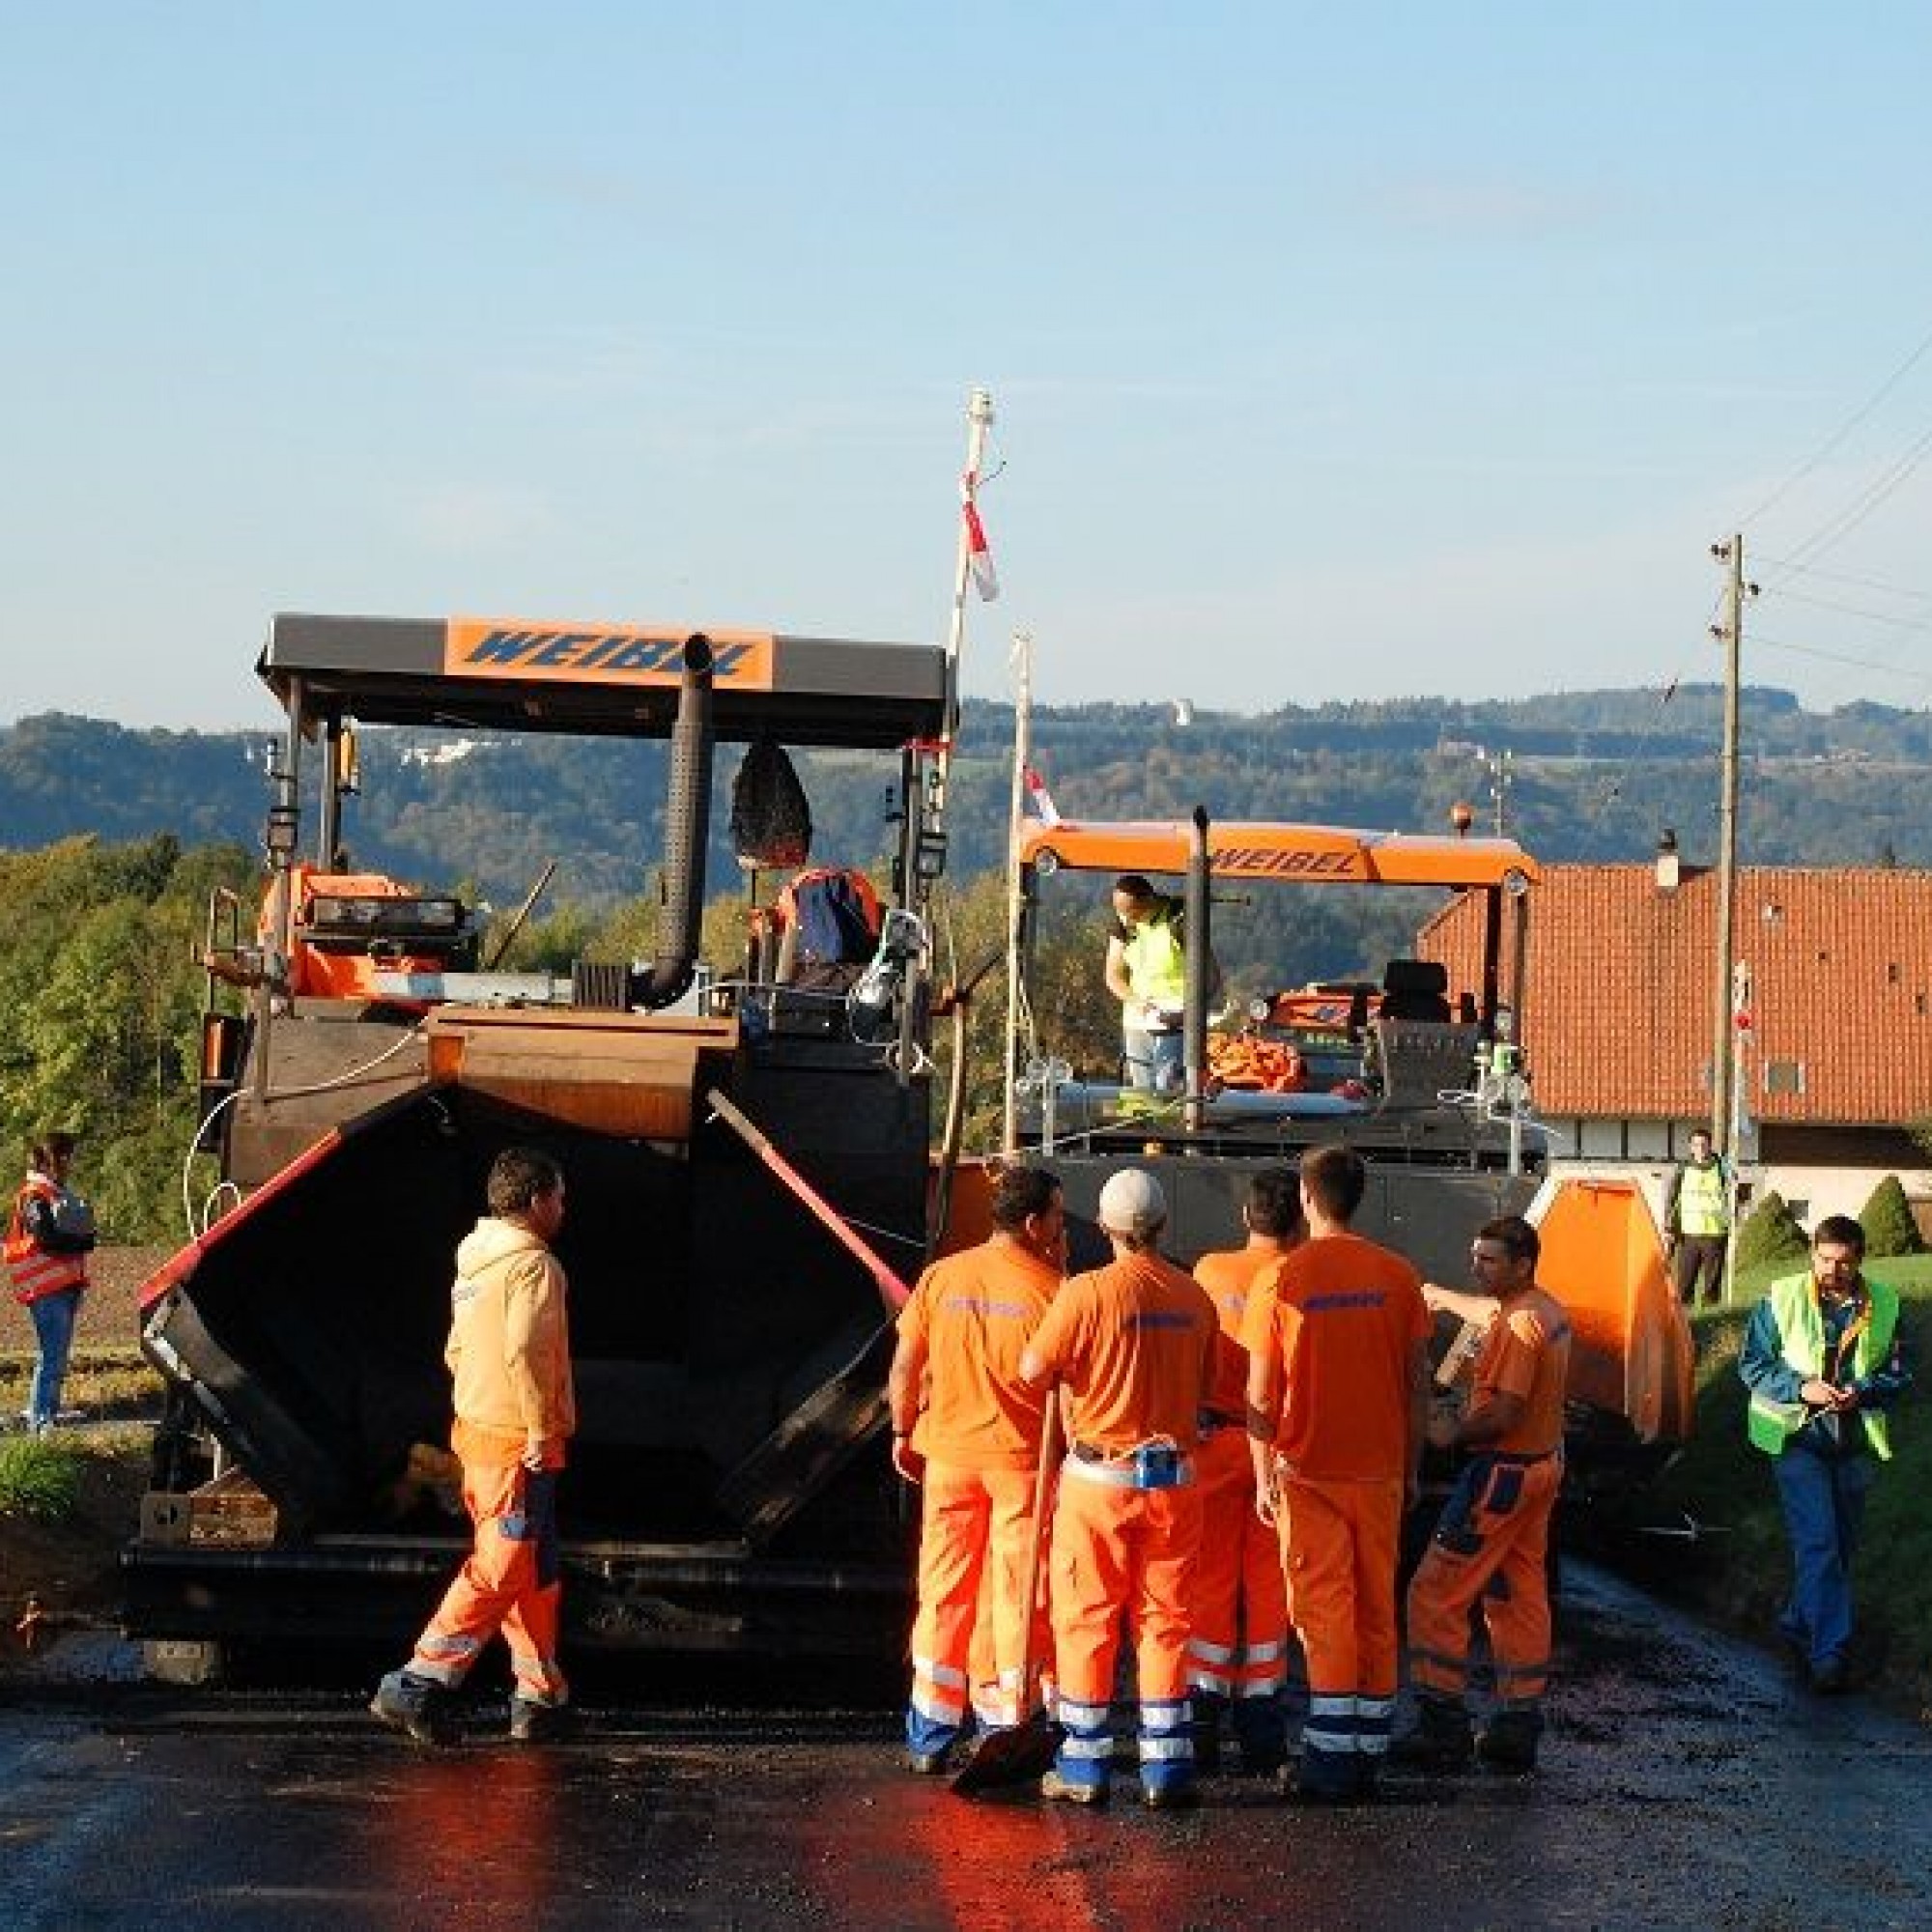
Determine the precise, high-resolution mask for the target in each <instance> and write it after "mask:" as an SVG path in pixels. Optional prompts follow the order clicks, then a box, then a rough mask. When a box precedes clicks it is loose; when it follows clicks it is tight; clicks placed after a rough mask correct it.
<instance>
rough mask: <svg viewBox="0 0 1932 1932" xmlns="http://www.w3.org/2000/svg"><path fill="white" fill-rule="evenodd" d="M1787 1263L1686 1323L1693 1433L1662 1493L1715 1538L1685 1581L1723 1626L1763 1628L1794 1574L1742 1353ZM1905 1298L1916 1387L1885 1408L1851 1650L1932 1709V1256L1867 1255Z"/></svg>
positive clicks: (1924, 1710) (1889, 1683) (1882, 1680)
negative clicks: (1750, 1323)
mask: <svg viewBox="0 0 1932 1932" xmlns="http://www.w3.org/2000/svg"><path fill="white" fill-rule="evenodd" d="M1789 1272H1790V1268H1789V1265H1788V1264H1777V1265H1774V1266H1772V1267H1769V1268H1764V1269H1759V1270H1756V1271H1754V1272H1753V1273H1751V1274H1749V1275H1747V1276H1745V1277H1743V1278H1742V1280H1741V1282H1740V1284H1739V1290H1738V1293H1736V1294H1735V1295H1734V1296H1733V1306H1732V1307H1729V1308H1725V1309H1720V1310H1717V1311H1714V1312H1711V1313H1707V1314H1702V1315H1698V1316H1696V1317H1694V1318H1693V1326H1694V1329H1695V1332H1696V1336H1697V1433H1696V1435H1695V1437H1694V1439H1693V1440H1692V1441H1691V1443H1690V1446H1689V1447H1688V1448H1687V1449H1686V1451H1685V1453H1684V1455H1683V1457H1682V1458H1681V1459H1680V1460H1679V1462H1678V1463H1676V1464H1675V1465H1674V1466H1673V1467H1672V1468H1671V1469H1670V1471H1669V1472H1668V1474H1667V1475H1665V1477H1664V1478H1663V1481H1662V1486H1661V1491H1660V1500H1661V1501H1662V1503H1663V1504H1664V1505H1665V1506H1666V1507H1667V1508H1669V1509H1672V1510H1682V1511H1684V1512H1685V1513H1686V1514H1688V1515H1689V1516H1690V1517H1691V1518H1692V1519H1694V1520H1696V1521H1697V1522H1699V1523H1700V1524H1704V1525H1708V1526H1714V1527H1716V1528H1717V1529H1718V1530H1719V1531H1720V1532H1721V1533H1720V1534H1719V1536H1718V1537H1717V1538H1716V1539H1715V1541H1714V1545H1713V1548H1714V1558H1715V1560H1713V1561H1711V1562H1710V1563H1707V1564H1705V1565H1703V1566H1701V1567H1700V1568H1699V1569H1698V1570H1697V1572H1696V1573H1695V1576H1694V1577H1693V1578H1692V1579H1691V1587H1692V1588H1693V1590H1694V1592H1695V1594H1696V1595H1697V1596H1698V1598H1699V1599H1700V1601H1701V1602H1702V1603H1703V1604H1704V1605H1705V1606H1706V1607H1707V1608H1709V1609H1711V1610H1712V1611H1714V1612H1715V1613H1716V1614H1717V1615H1719V1617H1721V1618H1722V1619H1723V1620H1724V1621H1725V1622H1727V1623H1731V1624H1735V1625H1737V1626H1739V1627H1740V1628H1743V1629H1747V1630H1750V1631H1752V1632H1755V1633H1756V1634H1759V1635H1769V1634H1771V1633H1772V1631H1773V1629H1774V1626H1775V1620H1776V1614H1777V1608H1778V1605H1780V1604H1781V1603H1782V1602H1783V1601H1784V1597H1785V1594H1786V1591H1787V1590H1788V1588H1789V1586H1790V1580H1791V1550H1790V1545H1789V1544H1788V1543H1787V1541H1786V1539H1785V1534H1784V1520H1783V1517H1782V1516H1781V1514H1780V1513H1779V1510H1778V1504H1777V1489H1776V1482H1775V1480H1774V1478H1773V1475H1772V1471H1771V1463H1770V1459H1769V1458H1768V1457H1766V1456H1764V1455H1763V1454H1761V1453H1760V1452H1759V1451H1758V1450H1755V1449H1753V1448H1752V1447H1751V1446H1750V1444H1749V1443H1748V1442H1747V1440H1746V1438H1745V1385H1744V1383H1743V1382H1741V1381H1740V1380H1739V1379H1738V1353H1739V1350H1740V1349H1741V1348H1742V1346H1743V1343H1744V1332H1745V1324H1746V1322H1747V1320H1748V1319H1749V1315H1750V1311H1751V1310H1752V1309H1753V1308H1754V1307H1755V1306H1756V1305H1757V1301H1758V1299H1759V1297H1760V1296H1761V1295H1762V1294H1763V1293H1764V1290H1765V1288H1766V1287H1767V1286H1768V1285H1769V1283H1770V1282H1771V1281H1772V1280H1773V1279H1775V1278H1776V1276H1778V1275H1780V1274H1785V1273H1789ZM1867 1272H1868V1273H1871V1274H1874V1275H1877V1276H1879V1277H1880V1278H1881V1279H1883V1280H1885V1281H1888V1282H1889V1283H1890V1284H1891V1285H1892V1287H1894V1288H1896V1289H1897V1290H1898V1292H1899V1294H1900V1297H1901V1299H1902V1301H1903V1303H1904V1307H1903V1310H1902V1312H1901V1315H1900V1327H1901V1329H1902V1332H1903V1334H1904V1336H1905V1347H1906V1352H1907V1359H1908V1361H1909V1362H1910V1364H1911V1365H1912V1368H1913V1370H1914V1373H1915V1375H1916V1376H1917V1377H1918V1385H1917V1386H1916V1387H1915V1389H1914V1390H1913V1391H1911V1392H1910V1393H1908V1394H1907V1396H1906V1397H1905V1399H1904V1401H1903V1402H1902V1403H1901V1404H1900V1405H1899V1406H1897V1408H1895V1409H1894V1411H1893V1416H1894V1420H1893V1425H1892V1432H1891V1436H1892V1449H1893V1456H1892V1460H1891V1461H1890V1462H1889V1463H1886V1464H1884V1465H1882V1467H1881V1468H1880V1470H1879V1477H1878V1481H1877V1483H1876V1484H1875V1485H1874V1487H1873V1490H1872V1494H1871V1501H1870V1503H1869V1504H1868V1506H1867V1510H1866V1515H1865V1524H1864V1535H1863V1538H1862V1541H1861V1546H1860V1549H1859V1555H1858V1565H1857V1570H1856V1573H1855V1577H1854V1584H1853V1588H1854V1593H1855V1599H1856V1603H1857V1606H1858V1627H1859V1635H1858V1640H1857V1655H1858V1659H1859V1662H1860V1664H1861V1668H1862V1669H1863V1670H1865V1671H1867V1672H1869V1673H1870V1675H1871V1677H1872V1678H1873V1680H1874V1681H1875V1682H1876V1683H1877V1684H1878V1686H1879V1687H1880V1688H1881V1689H1882V1690H1886V1691H1887V1692H1888V1693H1893V1694H1896V1695H1897V1696H1899V1697H1900V1698H1901V1699H1903V1700H1905V1701H1907V1702H1909V1703H1911V1704H1912V1705H1913V1706H1914V1707H1915V1708H1916V1709H1918V1711H1919V1712H1920V1714H1921V1715H1926V1714H1928V1713H1932V1511H1928V1510H1927V1509H1926V1506H1925V1497H1926V1496H1927V1494H1928V1493H1932V1414H1928V1413H1927V1411H1926V1406H1925V1403H1924V1400H1923V1398H1924V1394H1925V1390H1926V1387H1927V1378H1928V1376H1932V1256H1925V1255H1917V1256H1911V1257H1908V1258H1904V1259H1900V1260H1882V1261H1873V1262H1870V1263H1868V1264H1867Z"/></svg>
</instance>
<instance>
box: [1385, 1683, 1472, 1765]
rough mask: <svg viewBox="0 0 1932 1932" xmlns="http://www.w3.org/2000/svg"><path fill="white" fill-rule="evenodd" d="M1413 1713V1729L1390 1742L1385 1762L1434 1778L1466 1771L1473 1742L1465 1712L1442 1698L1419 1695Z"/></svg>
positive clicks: (1461, 1707) (1467, 1715)
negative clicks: (1387, 1758)
mask: <svg viewBox="0 0 1932 1932" xmlns="http://www.w3.org/2000/svg"><path fill="white" fill-rule="evenodd" d="M1415 1715H1416V1725H1415V1728H1414V1730H1412V1731H1409V1732H1407V1733H1406V1735H1405V1736H1403V1737H1399V1738H1397V1739H1396V1741H1395V1742H1394V1743H1393V1744H1392V1745H1390V1747H1389V1762H1390V1763H1391V1764H1393V1765H1395V1766H1396V1767H1397V1768H1398V1769H1400V1770H1403V1771H1421V1772H1427V1773H1429V1774H1431V1775H1432V1776H1438V1777H1441V1776H1452V1775H1453V1774H1455V1773H1456V1772H1459V1771H1466V1770H1467V1769H1468V1766H1469V1757H1470V1753H1471V1751H1472V1750H1473V1748H1474V1743H1475V1741H1474V1739H1473V1737H1472V1736H1471V1734H1470V1729H1469V1714H1468V1712H1467V1711H1465V1710H1464V1709H1463V1706H1462V1705H1461V1704H1452V1703H1450V1702H1449V1700H1448V1699H1447V1698H1446V1697H1421V1698H1418V1699H1417V1700H1416V1712H1415Z"/></svg>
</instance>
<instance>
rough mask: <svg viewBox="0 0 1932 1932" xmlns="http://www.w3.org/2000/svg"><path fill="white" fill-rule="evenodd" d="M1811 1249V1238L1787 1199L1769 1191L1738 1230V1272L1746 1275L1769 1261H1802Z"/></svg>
mask: <svg viewBox="0 0 1932 1932" xmlns="http://www.w3.org/2000/svg"><path fill="white" fill-rule="evenodd" d="M1810 1249H1811V1242H1810V1237H1809V1236H1807V1235H1806V1234H1805V1232H1804V1229H1803V1228H1802V1227H1801V1226H1800V1225H1799V1222H1798V1217H1797V1216H1796V1215H1795V1214H1794V1213H1792V1211H1791V1209H1790V1208H1788V1207H1787V1206H1786V1205H1785V1200H1784V1196H1783V1195H1781V1194H1780V1193H1779V1192H1778V1191H1777V1189H1776V1188H1775V1187H1773V1188H1768V1189H1767V1190H1766V1191H1765V1193H1764V1194H1763V1196H1762V1197H1761V1198H1760V1199H1759V1200H1758V1202H1757V1204H1756V1206H1755V1207H1753V1208H1751V1210H1750V1212H1749V1214H1748V1215H1747V1216H1746V1217H1745V1224H1744V1226H1743V1227H1742V1228H1740V1229H1739V1230H1738V1253H1737V1271H1738V1273H1740V1274H1744V1273H1746V1272H1747V1270H1749V1269H1751V1268H1754V1267H1758V1266H1761V1265H1762V1264H1765V1263H1766V1262H1786V1261H1796V1262H1802V1261H1803V1260H1804V1257H1805V1256H1806V1255H1807V1254H1808V1253H1809V1252H1810Z"/></svg>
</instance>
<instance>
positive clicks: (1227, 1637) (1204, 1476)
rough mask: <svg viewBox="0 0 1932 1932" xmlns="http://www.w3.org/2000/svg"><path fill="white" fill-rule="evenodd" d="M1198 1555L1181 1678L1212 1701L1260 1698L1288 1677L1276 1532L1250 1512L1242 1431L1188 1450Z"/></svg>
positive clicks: (1249, 1468)
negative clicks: (1196, 1501)
mask: <svg viewBox="0 0 1932 1932" xmlns="http://www.w3.org/2000/svg"><path fill="white" fill-rule="evenodd" d="M1194 1483H1195V1487H1196V1489H1198V1490H1199V1491H1200V1492H1201V1553H1200V1555H1199V1557H1198V1558H1197V1560H1196V1562H1195V1565H1194V1581H1193V1585H1192V1588H1191V1590H1190V1593H1189V1606H1190V1612H1191V1614H1190V1616H1189V1626H1190V1634H1189V1635H1188V1639H1187V1658H1188V1666H1187V1678H1188V1683H1189V1685H1190V1687H1191V1688H1192V1689H1193V1690H1196V1691H1198V1692H1202V1693H1205V1694H1206V1695H1208V1696H1211V1697H1234V1698H1238V1697H1265V1696H1270V1695H1272V1694H1273V1693H1274V1692H1275V1691H1277V1690H1280V1689H1281V1688H1282V1686H1283V1684H1284V1683H1286V1682H1287V1678H1288V1589H1287V1584H1286V1580H1285V1578H1284V1577H1283V1575H1282V1562H1281V1547H1280V1545H1279V1543H1278V1542H1277V1541H1276V1537H1275V1532H1274V1531H1273V1530H1272V1529H1271V1528H1270V1527H1269V1526H1268V1525H1267V1524H1266V1523H1264V1521H1263V1520H1261V1518H1260V1516H1259V1515H1257V1514H1256V1511H1255V1464H1254V1458H1253V1457H1252V1456H1251V1455H1250V1454H1249V1453H1248V1438H1247V1434H1246V1432H1245V1431H1243V1430H1240V1429H1233V1428H1222V1429H1216V1430H1215V1431H1214V1432H1213V1433H1212V1434H1211V1435H1206V1436H1204V1437H1203V1438H1202V1441H1201V1446H1200V1447H1199V1448H1198V1449H1197V1450H1196V1451H1195V1452H1194Z"/></svg>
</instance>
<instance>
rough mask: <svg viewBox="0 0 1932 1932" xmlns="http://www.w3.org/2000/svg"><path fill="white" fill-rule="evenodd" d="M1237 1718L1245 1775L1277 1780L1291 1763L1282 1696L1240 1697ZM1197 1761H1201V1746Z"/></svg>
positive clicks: (1237, 1739)
mask: <svg viewBox="0 0 1932 1932" xmlns="http://www.w3.org/2000/svg"><path fill="white" fill-rule="evenodd" d="M1233 1716H1234V1719H1235V1742H1236V1744H1238V1745H1239V1746H1240V1747H1241V1776H1243V1777H1273V1776H1275V1774H1276V1773H1277V1772H1279V1771H1280V1770H1281V1768H1282V1766H1283V1765H1285V1764H1286V1763H1287V1762H1288V1713H1287V1711H1286V1710H1285V1709H1284V1707H1283V1704H1282V1700H1281V1696H1280V1693H1279V1692H1276V1693H1274V1694H1272V1695H1270V1696H1267V1697H1237V1698H1236V1699H1235V1702H1234V1706H1233ZM1196 1762H1197V1763H1198V1762H1199V1750H1198V1747H1197V1751H1196Z"/></svg>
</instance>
